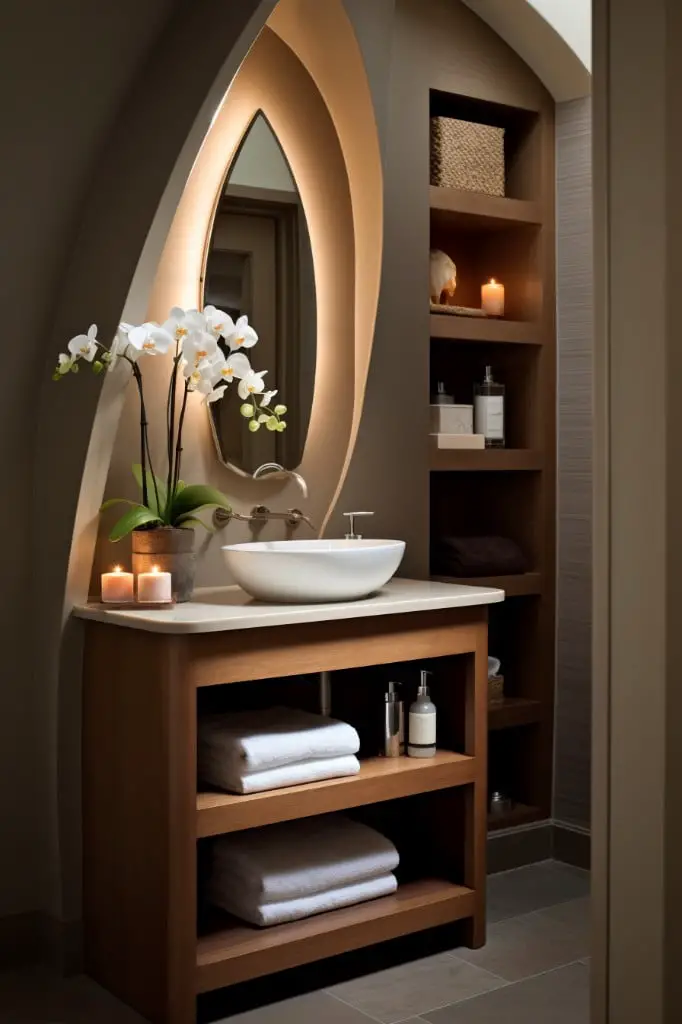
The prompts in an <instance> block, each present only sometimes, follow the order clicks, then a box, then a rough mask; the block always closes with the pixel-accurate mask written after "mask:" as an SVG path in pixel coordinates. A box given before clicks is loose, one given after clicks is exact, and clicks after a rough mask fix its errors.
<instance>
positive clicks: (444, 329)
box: [430, 313, 542, 345]
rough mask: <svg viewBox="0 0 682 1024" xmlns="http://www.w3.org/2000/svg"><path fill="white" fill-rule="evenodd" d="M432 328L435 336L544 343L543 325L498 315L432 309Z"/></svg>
mask: <svg viewBox="0 0 682 1024" xmlns="http://www.w3.org/2000/svg"><path fill="white" fill-rule="evenodd" d="M430 331H431V337H432V338H439V339H445V340H449V341H465V342H495V343H497V342H504V343H509V344H515V345H541V344H542V334H541V330H540V326H539V325H538V324H536V323H534V322H532V321H530V320H498V319H496V318H495V317H476V316H454V315H453V314H451V313H431V314H430Z"/></svg>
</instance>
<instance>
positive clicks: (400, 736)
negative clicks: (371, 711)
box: [384, 683, 405, 757]
mask: <svg viewBox="0 0 682 1024" xmlns="http://www.w3.org/2000/svg"><path fill="white" fill-rule="evenodd" d="M399 687H400V683H389V684H388V693H386V694H384V700H385V701H386V703H385V705H384V754H385V756H386V757H400V755H401V754H404V753H405V711H404V708H403V702H402V701H401V700H400V696H399V693H398V688H399Z"/></svg>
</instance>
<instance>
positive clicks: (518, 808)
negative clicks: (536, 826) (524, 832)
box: [488, 804, 544, 832]
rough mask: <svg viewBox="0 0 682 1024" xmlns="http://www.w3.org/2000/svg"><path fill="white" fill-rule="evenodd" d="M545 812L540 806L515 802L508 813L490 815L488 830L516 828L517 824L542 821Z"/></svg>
mask: <svg viewBox="0 0 682 1024" xmlns="http://www.w3.org/2000/svg"><path fill="white" fill-rule="evenodd" d="M543 817H544V814H543V812H542V810H541V808H540V807H531V806H529V805H528V804H515V805H514V807H512V809H511V811H508V812H507V813H506V814H491V815H489V817H488V831H489V832H497V831H498V830H499V829H502V828H514V826H515V825H530V824H531V823H532V822H534V821H540V820H541V819H542V818H543Z"/></svg>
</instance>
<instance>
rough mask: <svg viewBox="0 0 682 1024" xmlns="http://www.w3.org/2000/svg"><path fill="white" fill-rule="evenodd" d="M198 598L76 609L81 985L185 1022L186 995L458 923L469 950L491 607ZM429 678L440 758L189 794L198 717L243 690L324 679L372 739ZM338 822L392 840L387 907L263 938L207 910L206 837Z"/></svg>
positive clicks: (460, 600) (305, 686) (309, 688)
mask: <svg viewBox="0 0 682 1024" xmlns="http://www.w3.org/2000/svg"><path fill="white" fill-rule="evenodd" d="M196 597H197V599H196V600H195V601H192V602H190V603H188V604H183V605H177V606H176V607H175V608H172V609H169V610H158V611H137V610H134V611H127V610H108V609H106V608H105V607H103V606H101V605H87V606H83V607H80V608H78V609H76V610H75V614H76V616H78V617H79V618H81V619H84V620H86V621H85V622H84V632H85V637H84V693H83V858H84V862H83V873H84V929H85V932H84V950H85V965H86V970H87V971H88V973H89V974H90V975H92V977H93V978H95V979H96V980H97V981H98V982H100V983H101V984H102V985H104V986H105V987H106V988H108V989H109V990H110V991H111V992H113V993H114V994H115V995H117V996H118V997H119V998H120V999H122V1000H123V1001H124V1002H126V1003H128V1004H129V1005H130V1006H132V1007H134V1008H135V1009H136V1010H138V1011H139V1012H140V1013H141V1014H143V1015H144V1016H145V1017H147V1018H148V1019H149V1020H151V1021H153V1022H155V1024H190V1022H193V1021H194V1018H195V1000H196V997H197V995H199V994H200V993H204V992H208V991H211V990H214V989H218V988H222V987H224V986H229V985H233V984H235V983H237V982H240V981H244V980H246V979H250V978H255V977H258V976H262V975H267V974H270V973H272V972H276V971H281V970H284V969H286V968H290V967H294V966H296V965H300V964H305V963H309V962H311V961H314V960H319V959H322V958H324V957H329V956H334V955H335V954H339V953H343V952H345V951H347V950H352V949H357V948H360V947H362V946H368V945H371V944H373V943H377V942H382V941H384V940H387V939H392V938H396V937H398V936H401V935H405V934H407V933H410V932H416V931H419V930H422V929H426V928H430V927H433V926H437V925H445V924H452V923H454V922H462V934H461V941H462V942H464V943H466V944H467V945H470V946H474V947H475V946H480V945H481V944H482V943H483V942H484V937H485V844H486V831H487V828H486V818H487V814H486V811H487V789H486V785H487V784H486V753H487V750H486V747H487V605H489V604H491V603H494V602H498V601H501V600H502V599H503V597H504V595H503V592H502V591H501V590H496V589H491V588H483V587H467V586H456V585H447V584H441V583H428V582H417V581H412V580H401V579H396V580H393V581H392V582H391V583H389V584H388V585H387V586H386V587H384V588H383V589H382V591H381V592H380V593H379V594H378V595H376V596H373V597H370V598H367V599H365V600H362V601H354V602H348V603H342V604H325V605H320V604H318V605H305V606H301V605H268V604H259V603H256V602H253V601H252V600H251V599H250V598H248V597H247V595H246V594H245V593H244V592H243V591H241V590H240V589H239V588H237V587H225V588H222V589H219V590H209V591H198V592H197V595H196ZM425 666H426V667H428V668H429V669H430V670H431V671H432V672H433V688H432V692H433V698H434V701H435V703H436V706H437V708H438V751H437V754H436V756H435V757H433V758H423V759H422V758H415V759H412V758H408V757H398V758H385V757H381V756H375V754H377V755H378V751H376V750H375V749H374V748H373V747H372V744H371V742H370V741H368V743H367V744H365V743H363V746H361V751H360V757H361V770H360V773H359V774H358V775H355V776H351V777H346V778H338V779H331V780H326V781H321V782H315V783H310V784H307V785H303V786H293V787H289V788H286V789H277V790H272V791H269V792H259V793H254V794H248V795H237V794H233V793H225V792H218V791H214V792H207V791H202V790H201V788H200V786H199V785H198V780H197V720H198V716H199V715H200V714H201V713H202V710H203V709H204V708H206V707H211V708H215V706H216V702H217V706H220V707H221V708H226V707H227V708H229V707H232V706H238V702H239V701H241V702H242V703H241V706H243V702H244V700H245V699H247V698H248V695H249V694H250V693H251V694H253V695H256V696H257V697H258V699H259V700H262V701H266V700H267V699H268V698H269V697H270V696H271V695H272V694H273V693H275V694H276V695H277V698H276V699H277V700H278V701H279V702H281V703H286V702H287V700H289V701H293V700H299V702H300V701H301V700H303V701H309V702H311V703H310V706H313V707H314V702H315V701H316V700H317V689H316V680H317V679H318V678H319V673H320V672H331V673H332V676H331V678H332V715H334V716H335V717H339V718H342V717H343V718H345V720H347V721H351V722H353V724H357V725H359V726H361V725H362V724H363V723H364V724H365V725H367V724H368V723H369V724H371V722H372V721H373V719H374V715H375V714H376V716H377V720H378V721H380V720H381V716H382V715H383V689H384V688H385V682H386V680H387V679H389V678H390V679H395V678H397V679H398V680H401V679H403V678H404V679H405V680H406V682H407V686H406V689H407V690H409V686H410V685H411V680H412V678H413V676H416V674H417V672H418V670H419V669H420V668H423V667H425ZM236 695H238V696H236ZM405 696H406V702H409V693H408V692H406V695H405ZM235 702H237V703H235ZM371 734H372V732H371V728H368V731H367V732H366V735H367V736H371ZM361 735H362V733H361ZM343 809H346V810H349V813H350V814H351V815H357V816H359V817H360V819H361V820H366V821H371V822H372V823H373V824H376V825H377V827H378V828H379V829H380V830H384V831H385V832H386V833H387V834H390V835H391V838H392V839H393V841H394V842H395V843H396V846H397V847H398V850H399V852H400V856H401V868H400V872H399V888H398V891H397V892H396V893H395V894H394V895H390V896H386V897H382V898H380V899H376V900H373V901H371V902H367V903H363V904H359V905H356V906H351V907H348V908H345V909H342V910H336V911H333V912H330V913H326V914H320V915H318V916H315V917H310V918H307V919H305V920H302V921H296V922H293V923H290V924H282V925H278V926H275V927H272V928H264V929H259V928H256V927H252V926H250V925H247V924H245V923H243V922H241V921H239V920H237V919H236V918H233V917H230V916H228V915H227V914H223V913H218V912H211V911H210V910H209V911H207V910H206V908H204V907H203V906H202V900H201V864H202V856H203V853H202V851H203V850H204V849H205V846H206V844H208V843H210V841H211V837H215V836H219V835H223V834H226V833H228V832H233V831H237V830H242V829H251V828H256V827H259V826H263V825H268V824H273V823H275V822H281V821H287V820H293V819H298V818H305V817H309V816H312V815H319V814H324V813H326V812H329V811H339V810H343ZM350 809H352V810H350ZM198 894H199V895H198Z"/></svg>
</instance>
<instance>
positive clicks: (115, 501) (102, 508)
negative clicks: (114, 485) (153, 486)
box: [99, 498, 140, 512]
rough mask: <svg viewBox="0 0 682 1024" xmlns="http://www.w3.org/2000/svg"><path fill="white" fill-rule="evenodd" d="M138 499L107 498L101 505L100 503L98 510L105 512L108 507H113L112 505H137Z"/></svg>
mask: <svg viewBox="0 0 682 1024" xmlns="http://www.w3.org/2000/svg"><path fill="white" fill-rule="evenodd" d="M139 504H140V503H139V501H131V500H130V499H129V498H109V499H108V500H107V501H105V502H104V503H103V504H102V505H100V507H99V510H100V512H106V510H107V509H108V508H113V507H114V505H135V506H137V505H139Z"/></svg>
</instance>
